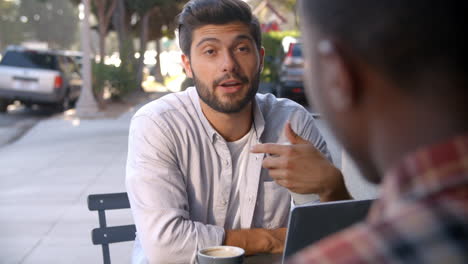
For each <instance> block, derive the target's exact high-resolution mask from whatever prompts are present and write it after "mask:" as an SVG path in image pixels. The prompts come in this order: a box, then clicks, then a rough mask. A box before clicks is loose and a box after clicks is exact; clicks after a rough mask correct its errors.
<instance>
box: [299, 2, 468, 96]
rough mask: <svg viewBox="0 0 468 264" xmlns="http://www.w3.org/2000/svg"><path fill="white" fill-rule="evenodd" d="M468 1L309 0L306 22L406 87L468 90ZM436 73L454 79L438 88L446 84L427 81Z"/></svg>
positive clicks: (305, 4) (415, 90)
mask: <svg viewBox="0 0 468 264" xmlns="http://www.w3.org/2000/svg"><path fill="white" fill-rule="evenodd" d="M467 5H468V4H467V3H466V1H446V0H430V1H428V0H378V1H375V0H353V1H343V0H304V1H302V5H301V7H300V8H301V9H303V10H302V11H303V14H305V15H303V17H302V18H301V19H302V21H303V22H304V23H306V24H308V25H313V26H314V27H316V29H318V31H319V32H320V33H321V34H324V35H325V36H328V37H330V38H331V39H334V40H336V41H338V42H341V43H343V46H344V47H345V48H347V49H349V50H348V51H349V53H352V54H353V55H356V56H358V57H359V58H360V59H362V60H363V61H365V62H366V63H367V64H369V65H370V66H372V67H374V68H375V69H377V70H379V71H380V72H381V73H382V74H383V75H384V76H386V77H387V78H388V79H389V80H392V81H393V82H394V83H396V84H397V85H398V86H399V87H402V88H403V89H404V90H405V91H406V92H410V93H415V94H419V93H420V92H422V93H428V92H430V93H432V92H435V93H437V94H446V93H448V92H449V89H455V90H453V92H454V93H456V94H460V93H463V94H467V93H466V92H465V91H464V89H465V87H466V84H467V79H468V58H467V50H468V43H467V40H466V39H467V38H466V37H465V35H466V32H467V23H466V20H467V17H468V16H467V13H468V12H467V11H468V10H467ZM431 78H434V79H439V80H436V81H440V78H443V79H444V82H445V81H446V82H447V83H449V84H451V85H449V86H450V87H445V88H443V89H444V90H439V91H436V90H435V89H441V88H442V87H437V86H435V85H434V86H431V85H429V86H428V85H426V84H427V83H431V80H430V79H431ZM431 89H432V90H431ZM457 89H458V90H457ZM450 92H452V91H450Z"/></svg>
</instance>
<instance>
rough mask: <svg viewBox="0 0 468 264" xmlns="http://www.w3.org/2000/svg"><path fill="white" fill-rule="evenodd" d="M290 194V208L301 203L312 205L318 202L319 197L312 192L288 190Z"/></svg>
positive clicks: (301, 204)
mask: <svg viewBox="0 0 468 264" xmlns="http://www.w3.org/2000/svg"><path fill="white" fill-rule="evenodd" d="M289 193H290V194H291V198H292V199H291V208H294V207H297V206H303V205H312V204H316V203H319V202H320V197H319V196H318V195H316V194H314V193H311V194H300V193H295V192H291V191H289Z"/></svg>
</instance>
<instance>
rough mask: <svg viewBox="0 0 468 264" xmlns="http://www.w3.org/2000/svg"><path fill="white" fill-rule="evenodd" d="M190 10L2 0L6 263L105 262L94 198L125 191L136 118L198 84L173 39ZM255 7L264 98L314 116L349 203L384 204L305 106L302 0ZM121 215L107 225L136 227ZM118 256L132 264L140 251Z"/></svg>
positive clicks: (118, 2)
mask: <svg viewBox="0 0 468 264" xmlns="http://www.w3.org/2000/svg"><path fill="white" fill-rule="evenodd" d="M186 2H187V1H185V0H0V51H1V52H0V54H1V55H0V167H1V170H0V232H1V236H0V263H2V264H4V263H22V264H24V263H26V264H27V263H34V264H37V263H102V262H101V260H102V252H101V248H100V247H98V246H95V245H93V244H92V242H91V235H90V234H91V230H92V229H93V228H96V227H97V226H98V217H97V213H96V212H90V211H89V210H88V208H87V197H88V195H89V194H96V193H115V192H125V164H126V156H127V141H128V129H129V124H130V120H131V117H132V115H133V114H134V113H135V111H136V110H137V109H138V108H139V107H141V106H142V105H143V104H144V103H147V102H148V101H151V100H154V99H157V98H159V97H161V96H164V95H165V94H167V93H171V92H177V91H181V90H184V89H186V88H187V87H188V86H190V85H192V81H191V80H190V79H187V78H186V76H185V74H184V71H183V68H182V65H181V59H180V57H181V52H180V50H179V48H178V44H177V43H178V41H177V36H176V34H175V33H174V29H175V24H174V18H175V16H176V14H178V13H179V12H180V10H181V9H182V7H183V5H184V4H185V3H186ZM247 2H248V3H249V4H250V6H251V7H252V10H253V12H254V14H255V15H256V16H257V17H258V18H259V20H260V22H261V27H262V35H263V36H262V37H263V46H264V47H265V50H266V57H265V67H264V70H263V72H262V75H261V82H260V87H259V92H261V93H273V94H275V95H276V96H278V97H287V98H291V99H293V100H295V101H297V102H299V103H301V104H303V105H304V106H305V107H306V108H307V109H309V110H310V111H311V112H312V113H313V114H315V115H316V116H317V119H316V125H317V126H318V128H319V129H320V130H321V132H322V134H323V136H324V138H325V139H326V140H327V143H328V148H329V149H330V152H331V154H332V157H333V160H334V163H335V165H336V166H337V167H338V168H342V171H343V173H344V175H345V181H346V183H347V187H348V188H349V189H350V191H351V194H352V195H353V196H354V197H355V198H362V199H364V198H372V197H375V195H376V188H375V187H374V186H370V185H368V184H365V183H363V181H362V179H360V176H359V173H358V172H357V171H356V170H355V168H354V166H353V165H352V163H351V161H350V160H349V158H347V155H346V153H344V152H343V151H342V148H341V146H340V145H339V144H338V143H337V142H336V141H335V139H334V137H333V135H332V133H330V131H329V130H328V129H327V127H326V125H325V123H324V121H323V120H321V119H320V116H319V115H317V113H316V112H315V111H314V109H313V106H312V105H309V104H308V103H307V101H306V100H305V96H304V87H303V57H302V48H303V47H302V44H301V40H300V33H299V31H298V27H297V26H298V25H297V17H296V14H295V2H296V0H247ZM85 18H88V19H85ZM83 44H84V45H83ZM84 51H85V52H84ZM85 58H89V60H88V59H85ZM85 110H86V111H85ZM114 211H116V212H112V213H111V214H110V216H109V219H108V220H109V222H108V223H109V226H113V225H115V224H131V223H132V217H131V213H130V210H114ZM110 251H111V256H112V257H111V258H112V263H130V257H131V251H132V243H117V244H116V245H112V246H111V250H110Z"/></svg>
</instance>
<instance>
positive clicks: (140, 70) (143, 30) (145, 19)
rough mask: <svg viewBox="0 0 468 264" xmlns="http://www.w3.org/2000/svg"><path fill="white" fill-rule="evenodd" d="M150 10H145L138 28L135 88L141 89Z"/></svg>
mask: <svg viewBox="0 0 468 264" xmlns="http://www.w3.org/2000/svg"><path fill="white" fill-rule="evenodd" d="M150 15H151V12H150V11H148V12H145V14H144V15H143V17H142V18H141V23H140V25H141V29H140V57H139V58H138V71H137V79H136V81H137V84H138V87H137V89H140V90H143V87H142V86H141V83H142V82H143V68H144V66H145V52H146V46H147V45H146V44H147V42H148V21H149V18H150Z"/></svg>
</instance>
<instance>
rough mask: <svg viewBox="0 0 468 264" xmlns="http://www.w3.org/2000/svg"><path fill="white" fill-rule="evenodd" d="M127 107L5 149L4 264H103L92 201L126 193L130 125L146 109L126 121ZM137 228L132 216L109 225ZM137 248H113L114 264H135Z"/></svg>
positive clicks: (55, 120) (57, 126) (44, 130)
mask: <svg viewBox="0 0 468 264" xmlns="http://www.w3.org/2000/svg"><path fill="white" fill-rule="evenodd" d="M160 95H161V94H159V93H158V94H155V96H153V97H152V98H147V100H151V99H154V98H155V97H158V96H160ZM140 106H141V104H140ZM126 107H127V108H128V106H125V105H112V106H110V107H109V108H108V109H106V111H104V115H101V118H100V119H94V120H80V119H77V118H75V117H73V116H65V115H60V116H54V117H52V118H50V119H47V120H44V121H41V122H40V123H38V124H37V125H36V126H35V127H33V128H32V129H31V130H30V131H29V132H27V134H26V135H24V136H23V137H22V138H21V139H20V140H18V141H17V142H15V143H13V144H10V145H7V146H5V147H3V148H1V149H0V167H1V168H2V169H1V172H0V226H1V234H2V235H1V236H0V248H1V249H0V260H1V261H0V262H1V263H102V253H101V248H100V247H98V246H94V245H92V243H91V229H93V228H95V227H97V225H98V216H97V213H96V212H90V211H88V209H87V205H86V198H87V196H88V194H91V193H105V192H122V191H125V186H124V177H125V162H126V154H127V136H128V126H129V123H130V118H131V116H132V115H133V113H134V112H135V111H136V109H138V108H139V106H136V107H133V108H131V109H129V110H128V111H126V112H124V113H122V114H121V115H119V114H120V113H121V112H122V110H123V109H125V108H126ZM130 223H132V220H131V215H130V210H122V211H121V212H118V211H117V212H115V213H111V214H110V217H109V225H115V224H130ZM131 248H132V243H121V244H115V245H112V246H111V250H110V251H111V258H112V263H113V264H114V263H115V264H116V263H130V256H131V254H130V253H131Z"/></svg>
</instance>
